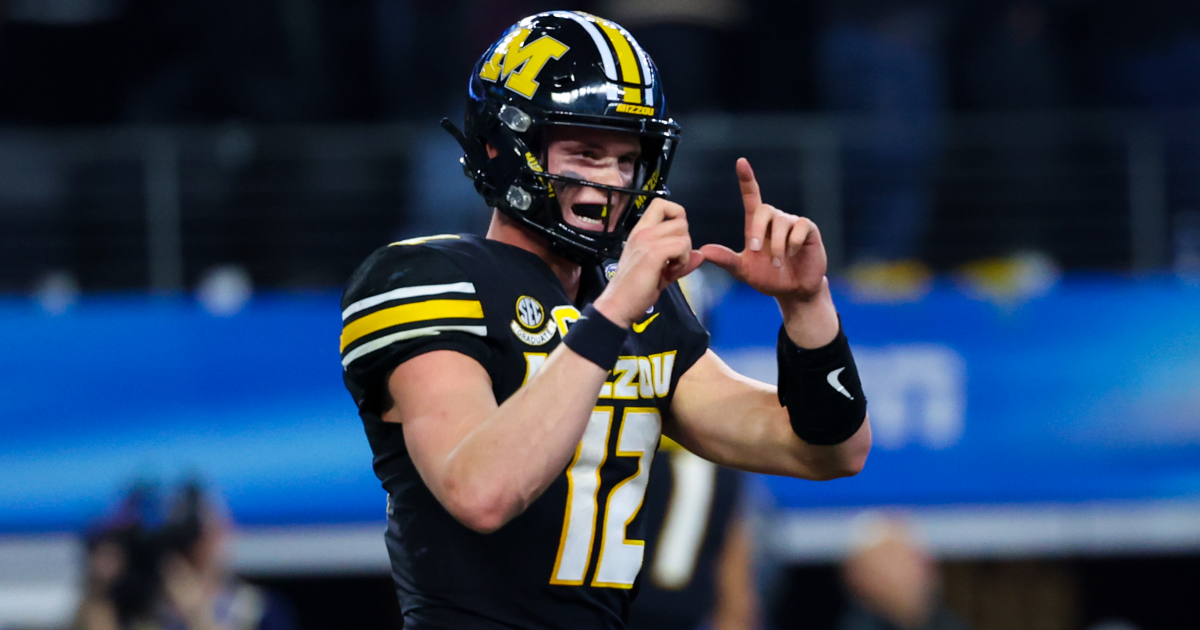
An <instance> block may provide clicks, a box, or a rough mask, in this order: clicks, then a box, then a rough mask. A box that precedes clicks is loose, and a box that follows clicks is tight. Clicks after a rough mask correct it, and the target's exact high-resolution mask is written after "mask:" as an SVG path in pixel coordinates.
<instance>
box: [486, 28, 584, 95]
mask: <svg viewBox="0 0 1200 630" xmlns="http://www.w3.org/2000/svg"><path fill="white" fill-rule="evenodd" d="M529 33H530V30H529V29H527V28H522V29H517V30H516V31H514V32H513V33H512V35H509V36H508V37H506V38H504V40H503V41H501V42H500V44H499V45H498V46H496V50H495V52H493V53H492V58H491V59H490V60H488V62H487V63H486V64H484V66H483V70H480V71H479V78H481V79H483V80H484V81H491V82H492V83H496V82H497V81H499V80H501V79H505V81H504V87H506V88H508V89H510V90H512V91H514V92H516V93H517V94H520V95H521V96H524V97H525V98H533V95H534V93H535V92H537V89H538V82H537V75H538V73H539V72H541V71H542V68H543V67H544V66H545V65H546V62H547V61H550V60H551V59H558V58H559V57H562V56H563V54H564V53H566V52H567V51H568V50H570V49H571V48H570V47H569V46H567V45H566V44H564V43H562V42H560V41H558V40H557V39H554V38H553V37H550V36H549V35H543V36H541V37H539V38H537V39H535V40H534V41H532V42H530V43H528V44H526V43H525V39H526V38H527V37H529Z"/></svg>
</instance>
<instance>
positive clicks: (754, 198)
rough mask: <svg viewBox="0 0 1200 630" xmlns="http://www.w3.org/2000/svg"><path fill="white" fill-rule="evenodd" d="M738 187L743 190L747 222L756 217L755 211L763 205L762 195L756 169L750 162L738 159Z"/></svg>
mask: <svg viewBox="0 0 1200 630" xmlns="http://www.w3.org/2000/svg"><path fill="white" fill-rule="evenodd" d="M737 176H738V187H739V188H741V189H742V205H743V206H744V207H745V208H746V221H747V222H749V221H750V217H752V216H754V211H755V210H757V209H758V207H759V206H761V205H762V194H761V193H760V192H759V190H758V180H757V179H755V178H754V169H752V168H750V161H749V160H747V159H746V158H738V161H737Z"/></svg>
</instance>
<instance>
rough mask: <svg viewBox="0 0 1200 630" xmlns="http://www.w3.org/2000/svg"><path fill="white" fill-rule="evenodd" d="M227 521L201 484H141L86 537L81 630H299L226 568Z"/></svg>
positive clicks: (284, 607) (290, 615) (285, 609)
mask: <svg viewBox="0 0 1200 630" xmlns="http://www.w3.org/2000/svg"><path fill="white" fill-rule="evenodd" d="M229 528H230V522H229V520H228V516H227V515H225V514H223V513H222V512H221V510H220V508H219V505H218V503H217V502H215V501H213V499H212V498H211V497H210V496H207V495H206V493H205V492H204V491H203V489H202V488H201V487H200V486H199V485H198V484H196V483H188V484H185V485H184V486H182V487H181V488H180V489H179V490H178V492H177V493H175V495H174V496H173V497H170V498H169V501H168V502H166V503H164V501H163V499H162V498H161V497H160V496H159V492H158V489H157V488H156V487H155V486H153V485H148V484H138V485H136V486H135V487H134V488H133V489H132V490H131V491H130V492H129V493H128V495H127V496H126V497H125V499H124V500H123V502H122V503H121V505H120V506H118V508H117V510H116V511H115V512H114V513H113V514H111V515H109V517H108V519H107V520H106V521H105V522H104V523H102V524H100V525H99V526H97V527H96V528H95V529H94V530H93V531H92V532H90V534H89V535H88V536H87V557H86V567H85V569H86V574H85V578H86V583H85V585H84V593H83V599H82V601H81V602H80V604H79V609H78V612H77V614H76V617H75V622H74V624H73V625H74V627H75V628H76V629H77V630H296V628H297V625H296V620H295V615H294V612H293V610H292V608H291V606H290V605H289V604H288V603H287V602H286V601H284V600H283V599H281V598H280V597H278V596H276V595H274V594H272V593H270V592H268V591H264V590H263V589H261V588H258V587H255V586H252V585H250V584H247V583H245V582H243V581H241V580H240V579H239V578H237V577H236V576H235V575H234V574H233V573H232V571H230V569H229V568H228V565H227V562H228V559H229V558H228V552H227V548H226V543H227V541H228V538H229V533H230V529H229Z"/></svg>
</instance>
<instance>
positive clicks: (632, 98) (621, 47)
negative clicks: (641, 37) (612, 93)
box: [596, 19, 642, 103]
mask: <svg viewBox="0 0 1200 630" xmlns="http://www.w3.org/2000/svg"><path fill="white" fill-rule="evenodd" d="M596 24H597V25H598V26H599V27H600V29H601V30H603V31H604V34H605V35H607V36H608V39H609V41H611V42H612V45H613V50H616V51H617V61H619V62H620V64H621V80H623V81H625V82H626V83H637V84H640V83H641V82H642V71H641V69H640V68H639V67H638V62H637V56H636V55H635V54H634V52H633V47H632V46H630V45H629V40H627V39H625V35H624V34H622V33H621V31H619V30H617V29H616V27H614V26H613V25H612V24H611V23H610V22H608V21H605V20H601V19H597V20H596ZM625 102H626V103H641V102H642V91H641V90H639V89H636V88H630V87H626V88H625Z"/></svg>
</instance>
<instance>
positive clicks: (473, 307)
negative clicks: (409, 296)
mask: <svg viewBox="0 0 1200 630" xmlns="http://www.w3.org/2000/svg"><path fill="white" fill-rule="evenodd" d="M459 318H461V319H483V304H481V303H480V302H479V301H478V300H426V301H424V302H415V303H412V304H401V305H400V306H393V307H391V308H385V309H383V310H382V311H377V312H375V313H371V314H370V315H367V316H365V317H360V318H359V319H356V320H354V321H352V322H350V323H349V324H346V326H345V328H342V347H341V351H343V352H345V350H346V346H348V345H350V344H352V343H354V342H355V341H358V340H359V339H362V338H363V337H366V336H367V335H370V334H372V333H376V332H379V331H381V330H383V329H385V328H391V327H392V326H400V325H403V324H411V323H413V322H423V321H428V320H433V319H459Z"/></svg>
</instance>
